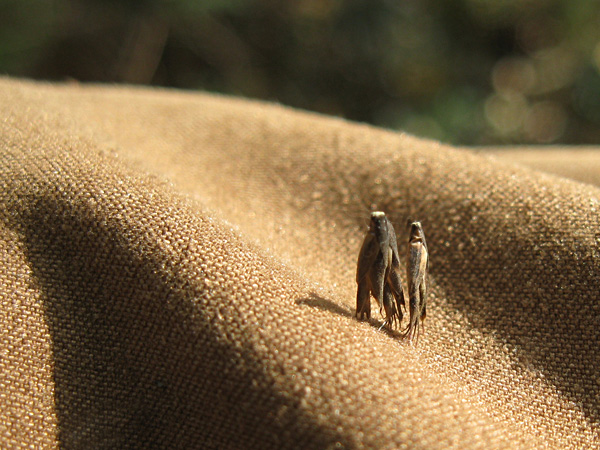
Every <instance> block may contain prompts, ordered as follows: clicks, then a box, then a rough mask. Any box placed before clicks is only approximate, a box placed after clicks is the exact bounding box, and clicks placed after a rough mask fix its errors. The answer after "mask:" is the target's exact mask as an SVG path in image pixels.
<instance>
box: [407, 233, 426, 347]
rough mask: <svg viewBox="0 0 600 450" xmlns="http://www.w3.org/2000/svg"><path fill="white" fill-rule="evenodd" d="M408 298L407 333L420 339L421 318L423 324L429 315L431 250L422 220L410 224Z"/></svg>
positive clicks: (410, 338) (411, 337)
mask: <svg viewBox="0 0 600 450" xmlns="http://www.w3.org/2000/svg"><path fill="white" fill-rule="evenodd" d="M406 269H407V270H406V271H407V275H408V299H409V307H408V309H409V312H410V320H409V323H408V328H407V329H406V335H407V336H408V339H409V340H411V341H412V340H413V338H415V337H416V338H417V340H418V339H419V320H420V321H421V326H423V327H424V325H423V322H424V321H425V317H426V316H427V274H428V273H429V251H428V250H427V242H426V241H425V234H424V233H423V227H421V222H412V223H411V224H410V235H409V238H408V258H407V266H406Z"/></svg>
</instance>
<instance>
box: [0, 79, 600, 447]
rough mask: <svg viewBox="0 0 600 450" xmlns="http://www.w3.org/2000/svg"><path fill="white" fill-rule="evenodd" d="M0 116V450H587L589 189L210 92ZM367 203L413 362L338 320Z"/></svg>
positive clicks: (8, 108)
mask: <svg viewBox="0 0 600 450" xmlns="http://www.w3.org/2000/svg"><path fill="white" fill-rule="evenodd" d="M0 99H1V101H0V111H1V114H0V151H1V160H0V170H1V171H0V199H1V202H0V220H1V222H0V227H1V228H0V257H1V259H2V261H1V264H2V265H1V266H0V267H1V271H0V314H1V316H0V447H3V448H4V447H6V448H31V447H34V448H53V447H56V446H63V447H65V448H219V449H227V448H259V449H268V448H381V449H384V448H417V449H419V448H420V449H438V448H439V449H447V448H456V449H476V448H480V449H495V448H593V447H595V446H596V447H597V446H598V445H600V430H599V428H600V427H599V425H598V423H599V421H600V406H599V405H600V370H599V369H598V367H599V365H600V349H599V338H600V302H599V299H600V294H599V291H600V250H599V245H600V223H599V218H598V210H599V208H600V190H598V188H596V187H593V186H592V185H589V184H582V183H579V182H575V181H572V180H568V179H566V178H560V177H558V176H556V175H549V174H544V173H542V172H536V171H534V170H533V169H530V168H525V167H524V166H523V167H519V166H517V165H514V164H513V163H512V162H510V160H511V155H510V154H505V155H504V156H502V155H500V154H499V153H498V154H496V156H495V157H493V158H489V157H487V156H485V155H482V154H480V153H479V154H478V153H476V152H471V151H467V150H458V149H452V148H449V147H446V146H443V145H440V144H438V143H434V142H430V141H424V140H420V139H416V138H413V137H410V136H406V135H402V134H397V133H392V132H387V131H383V130H378V129H375V128H372V127H368V126H362V125H357V124H353V123H348V122H345V121H342V120H338V119H332V118H327V117H323V116H319V115H315V114H308V113H302V112H297V111H293V110H290V109H287V108H283V107H280V106H277V105H269V104H264V103H259V102H251V101H246V100H238V99H232V98H227V97H220V96H214V95H207V94H199V93H189V92H180V91H167V90H158V89H141V88H131V87H100V86H79V85H76V84H72V85H67V84H60V85H52V84H42V83H32V82H25V81H15V80H11V79H0ZM527 151H528V149H520V150H519V151H515V153H514V154H520V153H522V152H527ZM556 151H559V150H556ZM543 160H544V155H543V154H540V155H539V161H543ZM565 160H568V158H566V157H565ZM506 161H508V162H506ZM526 163H528V164H531V165H532V166H535V164H536V161H535V158H534V160H533V161H528V162H527V161H526ZM558 166H559V169H560V164H559V165H558ZM557 173H563V172H560V170H558V171H557ZM566 175H568V174H566ZM592 175H594V174H592ZM598 175H599V173H598V172H596V173H595V176H596V177H598ZM586 176H587V175H586ZM596 179H597V178H596ZM371 208H377V209H381V210H384V211H386V212H387V213H388V215H389V216H390V218H391V220H392V222H393V223H394V225H395V227H396V231H397V233H398V238H399V241H400V242H401V244H400V253H401V255H405V254H406V251H405V250H406V248H405V245H406V244H405V242H406V232H405V227H404V224H405V223H406V220H407V218H408V217H412V218H415V219H420V220H421V221H422V223H423V227H424V230H425V233H426V235H427V241H428V244H429V250H430V253H431V276H430V285H431V286H430V296H429V307H428V319H427V321H426V329H425V335H424V336H423V337H422V339H421V340H420V342H419V345H418V346H416V347H415V346H412V345H410V344H408V343H407V342H404V341H403V340H401V339H398V338H395V337H393V336H390V335H388V334H386V333H384V332H383V331H378V328H379V325H380V323H381V321H380V316H379V313H378V311H376V308H373V317H374V320H373V321H372V323H365V322H358V321H356V320H355V319H354V318H353V314H354V305H355V294H356V293H355V289H356V283H355V269H356V260H357V256H358V250H359V248H360V244H361V242H362V238H363V236H364V233H365V231H366V226H367V223H368V215H369V210H370V209H371Z"/></svg>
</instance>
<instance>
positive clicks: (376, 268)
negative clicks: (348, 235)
mask: <svg viewBox="0 0 600 450" xmlns="http://www.w3.org/2000/svg"><path fill="white" fill-rule="evenodd" d="M356 282H357V284H358V291H357V294H356V317H357V319H359V320H364V319H370V318H371V295H372V296H373V297H374V298H375V300H376V301H377V304H378V305H379V312H380V313H381V315H382V316H383V317H384V320H385V321H384V323H383V325H382V326H387V327H388V328H389V329H393V328H394V326H395V325H398V326H400V323H401V322H402V317H403V313H402V308H404V307H405V303H404V292H403V290H402V281H401V279H400V258H399V256H398V244H397V241H396V233H395V231H394V227H393V226H392V224H391V222H390V221H389V220H388V218H387V217H386V215H385V213H384V212H381V211H375V212H372V213H371V222H370V224H369V231H368V233H367V235H366V236H365V239H364V241H363V244H362V247H361V249H360V253H359V255H358V265H357V270H356Z"/></svg>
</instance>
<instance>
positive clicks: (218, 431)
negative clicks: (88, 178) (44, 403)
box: [23, 196, 352, 448]
mask: <svg viewBox="0 0 600 450" xmlns="http://www.w3.org/2000/svg"><path fill="white" fill-rule="evenodd" d="M30 200H31V204H30V205H29V207H28V213H26V216H25V225H24V230H23V231H24V237H25V244H26V248H27V250H26V251H27V257H28V260H29V264H30V266H31V269H32V271H33V274H34V277H35V280H36V282H37V286H35V288H36V289H38V290H39V292H40V293H41V295H42V298H43V303H44V308H45V311H46V316H47V322H48V326H49V329H50V332H51V335H52V340H53V342H52V345H53V352H54V354H53V357H54V362H55V368H54V383H55V402H56V411H57V416H58V424H59V440H60V446H61V447H64V448H134V447H135V448H164V447H169V448H200V447H201V448H258V447H260V448H281V447H282V446H286V445H288V446H289V445H290V443H294V445H296V446H298V447H304V448H325V447H328V446H331V445H333V444H335V443H336V442H340V441H341V442H343V438H342V436H338V435H335V433H332V432H331V430H324V429H323V428H322V427H321V426H320V425H319V424H317V423H316V422H315V421H314V420H313V419H312V418H311V417H310V416H309V415H308V414H307V413H306V412H304V411H302V410H301V409H300V407H299V405H298V404H297V400H296V399H294V398H292V397H288V396H285V395H284V394H282V393H278V392H277V390H276V389H274V388H273V386H274V385H275V383H274V380H272V379H271V378H270V377H269V375H268V374H267V373H266V371H265V369H264V368H263V367H262V364H261V361H259V359H258V357H257V355H256V354H255V353H254V352H253V350H252V349H251V348H249V346H247V345H244V343H240V342H231V341H228V340H227V337H226V336H224V335H223V334H222V333H221V334H220V333H218V332H217V331H216V330H215V326H214V323H212V322H211V320H210V318H209V317H207V316H205V315H203V313H202V310H201V309H199V308H193V302H191V301H190V298H194V296H197V295H200V294H201V292H200V293H199V292H198V291H197V289H198V286H194V285H192V284H191V283H190V280H186V279H183V278H182V279H179V280H173V279H169V276H170V275H169V272H168V270H165V269H164V267H165V259H164V258H163V257H162V256H161V255H160V254H156V255H154V257H153V258H149V257H146V256H143V254H142V253H140V252H139V251H138V249H137V248H134V247H135V246H134V245H133V244H132V243H131V242H130V240H131V236H127V234H126V233H123V234H120V233H119V230H118V229H116V228H114V224H112V225H111V226H109V225H107V223H106V222H105V221H103V220H102V218H100V217H97V216H95V214H96V213H95V212H93V211H91V210H86V209H85V208H81V207H78V208H79V209H77V208H74V207H73V206H72V205H70V204H67V203H66V202H64V201H61V200H57V199H56V198H52V197H49V196H48V197H40V198H37V199H30ZM174 273H175V274H176V271H175V272H174ZM170 274H171V275H172V274H173V272H170ZM183 276H184V275H181V277H183ZM186 283H187V284H186ZM176 285H183V286H186V287H185V288H184V289H180V290H175V289H173V286H176ZM195 289H196V290H195ZM223 300H226V299H223ZM344 447H345V448H351V447H352V445H351V444H349V443H344Z"/></svg>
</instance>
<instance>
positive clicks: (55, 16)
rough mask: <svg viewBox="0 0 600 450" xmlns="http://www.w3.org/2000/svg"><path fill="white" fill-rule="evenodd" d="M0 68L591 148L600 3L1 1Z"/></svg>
mask: <svg viewBox="0 0 600 450" xmlns="http://www.w3.org/2000/svg"><path fill="white" fill-rule="evenodd" d="M0 73H5V74H9V75H15V76H27V77H34V78H45V79H59V80H60V79H76V80H81V81H103V82H127V83H143V84H154V85H162V86H173V87H180V88H187V89H189V88H193V89H196V88H197V89H205V90H211V91H218V92H225V93H231V94H235V95H243V96H248V97H255V98H265V99H268V100H275V101H279V102H281V103H284V104H289V105H292V106H296V107H300V108H305V109H309V110H314V111H319V112H324V113H327V114H337V115H340V116H343V117H347V118H349V119H352V120H359V121H366V122H369V123H373V124H376V125H381V126H385V127H390V128H395V129H402V130H406V131H408V132H411V133H415V134H418V135H421V136H429V137H434V138H437V139H441V140H443V141H446V142H452V143H457V144H474V145H479V144H497V143H521V142H522V143H559V142H560V143H595V144H597V143H599V142H600V2H595V1H589V0H561V1H559V0H347V1H343V0H202V1H198V0H37V1H36V0H0Z"/></svg>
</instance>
